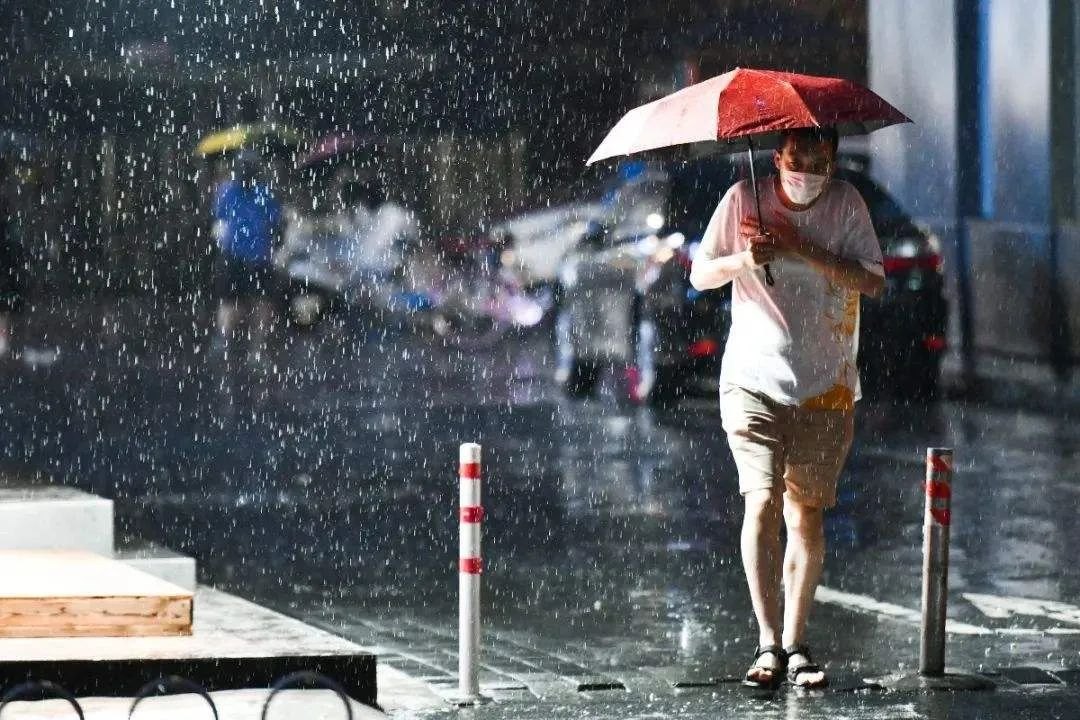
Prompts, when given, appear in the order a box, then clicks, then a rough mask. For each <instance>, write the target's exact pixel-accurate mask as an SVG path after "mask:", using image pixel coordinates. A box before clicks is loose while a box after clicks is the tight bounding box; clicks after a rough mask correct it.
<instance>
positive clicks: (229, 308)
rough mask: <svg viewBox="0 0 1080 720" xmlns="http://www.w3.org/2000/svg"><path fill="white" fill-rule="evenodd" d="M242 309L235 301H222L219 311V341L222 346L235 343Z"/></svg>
mask: <svg viewBox="0 0 1080 720" xmlns="http://www.w3.org/2000/svg"><path fill="white" fill-rule="evenodd" d="M239 316H240V308H239V304H238V303H237V302H236V301H235V300H222V301H220V302H219V303H218V310H217V330H218V337H217V340H218V342H219V343H221V345H222V346H225V347H227V346H229V345H231V344H232V343H233V341H235V339H236V338H235V332H236V324H237V322H238V321H239Z"/></svg>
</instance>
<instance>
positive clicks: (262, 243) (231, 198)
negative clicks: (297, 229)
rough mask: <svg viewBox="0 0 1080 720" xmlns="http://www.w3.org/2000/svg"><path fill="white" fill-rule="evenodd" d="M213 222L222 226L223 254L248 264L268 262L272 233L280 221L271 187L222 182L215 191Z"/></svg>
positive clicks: (279, 209)
mask: <svg viewBox="0 0 1080 720" xmlns="http://www.w3.org/2000/svg"><path fill="white" fill-rule="evenodd" d="M214 219H215V220H217V221H218V222H219V223H221V230H220V234H219V236H218V243H219V246H220V248H221V253H222V255H224V256H225V257H227V258H230V259H235V260H241V261H243V262H245V263H250V264H259V265H262V264H268V263H269V262H270V258H271V256H272V254H273V237H274V231H275V229H276V227H277V225H278V223H279V222H280V221H281V205H280V204H279V203H278V201H277V200H276V199H275V198H274V196H273V193H271V191H270V188H268V187H266V186H265V185H263V184H261V183H256V184H255V185H253V186H251V187H244V186H243V185H242V184H241V183H237V182H228V183H225V184H224V185H222V186H221V189H220V190H219V191H218V196H217V203H216V204H215V206H214Z"/></svg>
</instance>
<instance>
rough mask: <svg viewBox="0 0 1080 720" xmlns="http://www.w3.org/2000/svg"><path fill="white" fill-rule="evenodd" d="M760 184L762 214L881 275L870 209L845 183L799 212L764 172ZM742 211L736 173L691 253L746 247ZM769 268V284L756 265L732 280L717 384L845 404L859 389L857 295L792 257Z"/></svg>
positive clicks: (744, 200) (746, 201)
mask: <svg viewBox="0 0 1080 720" xmlns="http://www.w3.org/2000/svg"><path fill="white" fill-rule="evenodd" d="M759 188H760V193H761V211H762V214H764V215H765V219H766V222H769V221H770V220H774V219H775V218H778V217H783V218H786V219H787V220H788V221H789V222H790V223H791V224H792V225H794V226H795V227H796V229H797V231H798V233H799V236H800V237H801V238H803V239H805V240H807V241H809V242H812V243H813V244H815V245H817V246H819V247H821V248H824V249H826V250H828V251H829V252H832V253H833V254H835V255H838V256H840V257H843V258H847V259H850V260H855V261H858V262H859V263H860V264H861V265H862V266H863V267H865V268H866V269H868V270H870V271H871V272H874V273H877V274H879V275H884V271H883V269H882V258H881V246H880V245H879V243H878V239H877V235H876V234H875V233H874V227H873V224H872V223H871V221H870V213H869V211H868V210H867V208H866V203H865V202H863V199H862V197H861V196H860V195H859V192H858V191H857V190H856V189H855V188H854V187H853V186H852V185H850V184H848V183H846V182H844V181H842V180H832V181H830V182H829V184H828V185H827V186H826V188H825V190H824V191H823V193H822V195H821V196H820V197H819V199H818V200H817V202H815V203H814V204H813V205H812V206H811V207H809V208H808V209H806V210H800V211H795V210H790V209H788V208H787V207H785V206H784V205H783V204H782V203H781V201H780V199H779V197H778V196H777V191H776V186H775V181H774V180H773V179H771V178H770V179H769V180H767V181H765V182H762V183H761V184H760V186H759ZM748 216H749V217H756V216H757V211H756V208H755V204H754V196H753V189H752V187H751V185H750V183H749V182H747V181H743V182H740V183H737V184H736V185H734V186H732V187H731V189H729V190H728V192H727V193H726V194H725V195H724V197H723V199H722V200H721V201H720V204H719V205H718V206H717V208H716V211H715V212H714V213H713V216H712V219H711V220H710V221H709V225H708V227H707V228H706V229H705V234H704V236H703V238H702V242H701V246H700V248H699V249H698V252H699V253H704V257H705V258H706V259H707V258H714V257H721V256H724V255H732V254H735V253H738V252H742V251H743V250H746V249H747V247H748V246H749V242H748V241H747V240H746V239H745V238H742V237H740V235H739V224H740V223H741V221H742V219H743V218H744V217H748ZM770 267H771V269H772V273H773V276H774V278H775V280H776V284H775V285H773V286H771V287H770V286H768V285H766V283H765V274H764V270H763V269H761V268H759V269H757V270H747V271H745V272H743V273H741V274H740V275H738V276H736V278H735V279H734V281H733V288H732V303H731V332H730V334H729V336H728V341H727V346H726V348H725V350H724V359H723V363H722V366H721V372H720V378H721V382H722V383H726V384H730V385H736V386H738V387H742V388H745V389H747V390H752V391H756V392H760V393H763V394H764V395H766V396H768V397H769V398H771V399H772V400H774V401H776V402H778V403H782V404H785V405H798V406H802V407H806V408H816V409H821V410H847V409H850V408H851V407H853V405H854V402H855V401H856V400H857V399H858V398H859V397H860V395H861V392H860V387H859V374H858V369H857V368H856V364H855V358H856V354H857V352H858V337H859V293H858V292H856V291H854V290H848V289H845V288H843V287H840V286H838V285H836V284H834V283H832V282H830V281H828V280H827V279H826V278H825V277H824V276H823V275H822V274H821V273H820V272H818V271H817V270H815V269H814V268H813V267H811V266H810V265H809V264H808V263H807V262H806V261H805V260H803V259H802V258H799V257H794V256H790V255H783V256H778V257H777V258H776V259H775V260H774V261H773V262H772V263H771V264H770Z"/></svg>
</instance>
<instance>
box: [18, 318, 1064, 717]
mask: <svg viewBox="0 0 1080 720" xmlns="http://www.w3.org/2000/svg"><path fill="white" fill-rule="evenodd" d="M175 317H177V316H175V315H170V314H169V313H168V312H165V311H159V310H156V309H154V308H146V307H143V308H138V307H135V306H120V307H112V306H110V307H108V308H105V309H101V310H97V311H80V312H78V313H75V314H68V315H64V316H62V317H61V319H62V321H63V322H58V321H57V319H56V316H52V318H51V319H49V318H48V317H42V318H37V319H35V320H34V321H33V322H32V323H31V328H32V329H35V330H36V335H34V337H35V338H36V340H37V342H38V345H40V346H42V347H45V348H53V349H56V348H58V349H59V354H58V355H56V358H55V362H53V363H51V364H48V365H42V364H35V363H26V362H20V361H18V360H8V361H6V362H4V363H3V364H2V366H0V367H2V368H3V371H2V373H0V391H2V393H3V398H4V400H3V405H2V414H0V450H2V452H3V458H4V461H3V465H2V466H0V468H2V469H3V470H5V471H6V472H7V473H8V474H10V475H18V476H20V477H23V478H26V477H28V476H31V475H33V474H37V475H38V476H39V477H40V478H49V479H51V480H52V481H54V482H60V483H68V484H73V485H78V486H80V487H82V488H85V489H88V490H92V491H96V492H100V493H102V494H105V495H109V496H112V497H115V498H116V500H117V503H118V511H119V516H120V519H119V522H120V524H121V526H120V527H119V528H118V531H119V532H121V533H128V534H135V535H142V536H145V537H147V538H148V539H152V540H156V541H159V542H162V543H164V544H166V545H170V546H172V547H173V548H175V549H177V550H181V551H184V552H188V553H191V554H193V555H195V556H196V557H197V558H198V560H199V563H200V574H201V578H202V580H204V581H206V582H210V583H213V584H218V585H222V586H225V587H227V588H231V589H235V590H240V591H241V592H243V593H245V594H247V595H249V596H253V597H256V598H259V599H262V600H264V601H266V602H268V603H270V604H272V605H275V606H277V607H279V608H284V609H287V610H289V611H290V612H292V613H294V614H297V615H300V616H303V617H307V618H309V619H312V620H315V621H317V622H319V623H321V624H324V625H326V626H327V627H336V628H338V629H340V630H341V631H342V632H345V633H347V634H349V633H351V634H352V635H353V636H355V637H358V639H363V638H364V637H365V634H370V633H371V632H373V630H372V627H382V628H384V629H387V632H390V633H391V634H392V633H393V632H394V627H395V625H394V623H395V622H398V621H403V619H406V618H407V619H408V622H413V623H421V624H426V625H427V626H428V627H438V628H444V629H446V628H452V627H453V625H454V623H455V622H456V597H455V593H456V552H457V547H456V542H457V536H456V533H457V506H456V503H457V487H456V459H457V444H458V443H459V442H462V441H476V442H480V443H482V444H483V446H484V481H485V485H484V493H485V499H484V504H485V505H486V507H487V516H486V518H485V526H484V532H485V565H486V569H485V576H484V583H485V585H484V613H485V617H486V618H487V622H488V624H489V627H491V628H492V629H493V631H497V632H501V633H504V634H508V635H507V637H513V638H515V642H517V643H518V644H519V645H520V646H521V647H531V648H533V649H534V650H535V651H536V652H543V653H546V654H547V657H549V658H550V657H555V656H558V657H561V658H563V659H564V660H566V661H567V662H570V661H573V662H574V663H577V664H579V665H580V666H581V667H583V668H585V669H588V670H589V671H590V672H593V673H602V674H612V673H615V674H618V673H620V672H629V671H631V670H633V671H634V672H635V673H636V672H638V670H639V669H640V668H642V667H652V668H664V667H667V668H670V667H677V668H682V669H683V670H681V671H680V672H684V674H685V673H689V674H691V675H692V674H693V673H694V672H699V673H707V674H709V675H710V677H714V678H715V677H733V676H737V675H738V674H739V673H741V671H742V669H743V665H744V664H745V662H746V660H747V659H748V658H749V653H750V650H751V648H752V646H753V644H754V640H755V637H754V633H753V625H752V622H751V618H750V611H749V602H748V599H747V597H746V591H745V588H744V584H743V579H742V574H741V568H740V565H739V557H738V553H737V547H738V546H737V538H738V525H739V521H740V516H741V506H740V499H739V497H738V495H737V493H736V491H735V479H734V468H733V465H732V462H731V459H730V456H729V454H728V451H727V447H726V444H725V442H724V439H723V437H722V434H721V432H720V419H719V413H718V410H717V407H716V404H715V402H713V401H712V399H709V398H703V399H694V400H690V401H688V402H686V403H685V404H684V405H683V406H682V407H681V408H680V409H679V410H677V411H674V412H664V413H661V412H653V411H651V410H648V409H644V408H636V407H630V406H628V405H626V404H625V403H623V402H621V401H620V400H619V398H617V397H615V396H614V392H613V391H611V390H610V389H609V390H608V391H607V392H606V395H605V396H604V397H601V398H600V399H598V400H596V401H592V402H585V403H581V402H567V401H565V400H563V399H561V398H560V397H558V395H557V393H556V392H555V391H554V389H553V388H552V387H551V385H550V383H549V381H548V377H549V376H550V370H551V368H550V363H549V359H548V358H549V354H548V348H547V341H546V339H545V338H544V337H543V336H542V335H535V336H529V337H509V338H507V339H506V340H505V342H503V343H500V344H498V345H496V346H494V347H488V348H484V349H470V348H467V347H466V348H456V349H446V348H442V347H438V346H437V345H434V344H432V343H430V342H427V341H423V340H420V339H417V338H415V337H412V336H411V335H409V334H408V333H401V332H395V331H389V330H384V329H365V328H364V327H363V326H362V324H357V323H354V322H334V323H330V324H327V325H324V326H323V327H321V328H320V329H318V330H316V331H314V332H311V333H307V334H302V335H281V336H279V337H277V338H275V345H274V351H273V352H272V353H271V355H270V357H269V358H268V359H267V360H266V361H265V363H264V365H262V366H260V367H256V368H245V369H243V370H242V371H240V374H238V375H235V376H231V377H228V376H225V374H223V373H222V372H221V371H220V369H219V367H218V366H217V365H216V364H215V361H214V360H213V359H212V358H210V357H209V353H208V348H209V344H208V343H207V342H206V335H205V333H204V331H203V330H199V329H198V327H195V328H194V329H192V328H191V327H187V326H185V325H183V321H178V320H175V319H172V320H170V318H175ZM180 317H182V315H181V316H180ZM35 322H36V325H35V324H34V323H35ZM27 334H28V335H31V334H32V333H31V331H27ZM1078 444H1080V434H1078V433H1077V432H1076V430H1075V429H1074V428H1073V427H1071V426H1070V425H1068V424H1067V423H1066V422H1065V421H1063V420H1059V419H1056V418H1053V417H1050V416H1043V415H1034V414H1029V413H1024V412H1017V411H1009V410H1001V409H992V408H988V407H982V406H976V405H967V404H963V403H952V402H941V403H938V404H934V405H930V406H921V407H919V406H911V407H907V406H902V405H897V404H891V403H877V404H869V403H867V404H865V405H864V406H863V408H862V410H861V413H860V422H859V436H858V439H857V442H856V445H855V449H854V451H853V455H852V457H851V460H850V461H849V464H848V467H847V471H846V473H845V478H844V480H843V481H842V491H841V497H840V504H839V506H838V507H837V508H836V509H835V510H834V511H832V512H831V513H830V514H829V517H828V525H827V533H828V538H829V546H830V552H829V558H828V560H827V563H826V574H825V576H824V578H823V584H824V585H825V586H827V587H828V588H830V589H832V590H835V591H837V593H838V595H837V596H838V597H840V596H843V597H848V596H857V597H858V598H869V599H871V600H876V601H879V602H885V603H891V604H894V605H898V606H903V607H904V608H908V609H911V610H915V611H917V610H918V607H919V582H920V580H919V572H920V563H921V532H922V530H921V521H922V514H921V513H922V488H921V481H922V472H923V471H922V458H923V454H924V452H925V448H926V447H927V446H940V445H944V446H952V447H954V448H955V449H956V458H957V474H956V478H955V482H954V513H953V514H954V518H955V521H954V527H953V551H952V563H953V565H952V571H951V589H952V598H951V600H950V602H951V606H950V617H951V618H953V619H954V620H955V621H956V622H961V623H967V624H968V625H969V626H972V627H976V628H981V629H984V630H986V632H985V633H975V634H960V635H955V636H952V637H951V645H950V661H951V662H952V663H954V664H956V665H963V666H966V667H969V668H975V669H991V668H995V667H999V666H1004V665H1018V664H1032V665H1038V666H1041V667H1047V668H1060V667H1076V666H1080V656H1078V650H1080V638H1078V636H1077V635H1075V634H1069V633H1068V632H1067V631H1068V630H1070V629H1072V630H1080V616H1078V617H1077V618H1076V619H1075V621H1071V622H1070V621H1069V620H1068V616H1067V614H1066V615H1061V613H1059V615H1058V618H1057V619H1052V618H1050V617H1048V616H1047V614H1046V613H1043V614H1042V615H1039V614H1038V613H1028V614H1023V613H1017V612H1012V611H1008V610H1002V609H1000V608H998V609H997V610H991V611H990V613H989V614H987V606H986V604H985V603H983V606H982V607H981V608H980V607H979V606H978V605H977V604H976V603H973V602H970V601H968V600H967V599H965V598H964V595H965V594H969V595H989V596H994V597H997V598H1005V597H1012V596H1019V597H1023V598H1037V599H1043V600H1054V601H1060V602H1063V603H1070V602H1075V599H1076V598H1077V597H1078V596H1080V592H1078V591H1080V572H1078V570H1077V567H1076V565H1075V564H1074V563H1072V562H1070V559H1069V558H1070V557H1071V553H1070V552H1069V548H1071V547H1074V546H1075V545H1076V543H1077V540H1078V539H1080V538H1078V534H1080V530H1077V526H1076V525H1075V524H1074V523H1073V522H1072V519H1073V516H1074V514H1075V508H1076V506H1077V500H1078V499H1080V497H1078V493H1080V489H1078V488H1080V482H1078V477H1077V470H1076V467H1077V466H1076V463H1075V459H1076V454H1077V447H1078ZM844 594H846V595H844ZM856 604H857V603H856ZM1062 617H1064V618H1065V619H1064V620H1062V619H1061V618H1062ZM364 622H369V623H374V625H371V624H368V625H364V624H363V623H364ZM380 623H381V624H380ZM1052 627H1058V628H1059V629H1060V630H1062V632H1059V633H1058V634H1047V633H1046V632H1044V631H1047V630H1049V629H1050V628H1052ZM399 629H400V628H399ZM809 640H810V642H811V643H812V644H813V645H814V646H815V647H817V648H819V654H820V655H821V656H822V658H823V659H833V662H834V664H835V665H838V666H843V667H844V668H845V672H848V673H850V674H852V675H853V676H856V675H880V674H885V673H890V672H897V671H910V670H911V669H912V667H913V665H914V664H915V663H916V662H917V655H918V644H917V628H916V627H914V626H913V625H912V624H910V623H907V622H903V621H901V620H896V619H892V620H889V619H883V617H882V616H881V613H875V612H874V611H872V610H869V611H867V609H866V608H865V607H863V608H861V609H859V608H857V607H854V606H852V605H851V604H850V603H848V604H847V605H845V604H844V603H842V602H841V603H828V602H826V603H822V604H820V605H819V606H818V609H817V610H816V616H815V618H814V619H813V621H812V628H811V631H810V638H809ZM694 668H697V670H694ZM702 668H704V670H703V669H702ZM634 677H638V678H640V675H634ZM711 692H714V693H715V692H727V691H726V690H724V689H723V688H720V689H719V690H713V691H711ZM700 702H702V701H701V699H700V697H697V696H695V697H694V698H688V699H686V700H685V703H686V709H687V712H691V714H692V707H696V704H697V703H700ZM860 702H863V701H860ZM876 702H878V701H877V700H874V699H873V698H868V699H865V703H868V705H867V708H868V710H867V716H869V715H872V714H873V712H872V706H873V705H874V703H876ZM545 708H546V712H547V711H550V712H547V714H545V717H561V716H562V715H560V714H559V711H558V709H557V708H555V709H552V706H550V705H548V706H545ZM596 710H597V712H598V713H600V714H598V715H597V716H598V717H605V715H603V713H602V712H601V710H600V708H599V707H597V708H596ZM892 711H893V712H899V710H897V709H896V708H895V707H893V708H892ZM664 712H665V713H670V712H672V708H671V707H670V706H665V709H664ZM693 712H696V710H693ZM784 712H785V711H784V709H783V708H781V707H777V706H776V705H775V704H774V705H770V706H769V709H768V713H770V714H767V715H766V716H767V717H784V716H785V715H784ZM800 712H801V711H800ZM903 712H910V714H908V715H905V714H903V713H902V712H901V714H894V715H890V717H892V716H895V717H935V716H936V715H934V714H933V712H932V709H929V710H928V709H926V708H922V707H915V706H914V705H913V706H911V707H910V708H909V709H908V710H904V711H903ZM1018 712H1019V711H1018ZM571 715H572V713H571ZM568 716H569V715H568ZM573 716H575V717H576V715H573ZM612 716H613V717H617V716H618V715H617V714H614V715H612ZM661 716H666V715H656V717H661ZM794 716H797V717H812V715H808V714H797V715H794ZM856 716H858V717H862V716H863V715H862V714H856V715H852V717H856ZM951 716H952V715H950V717H951ZM1017 716H1018V717H1021V716H1023V715H1022V714H1018V715H1017ZM477 717H484V715H483V713H482V712H481V713H480V714H478V715H477ZM492 717H494V715H493V716H492ZM520 717H531V715H530V714H529V713H528V712H527V711H526V710H525V709H523V710H522V714H521V715H520ZM642 717H653V716H651V715H642ZM830 717H837V715H836V714H835V712H832V713H830ZM941 717H944V715H941ZM1032 717H1035V716H1034V715H1033V716H1032Z"/></svg>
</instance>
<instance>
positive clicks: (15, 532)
mask: <svg viewBox="0 0 1080 720" xmlns="http://www.w3.org/2000/svg"><path fill="white" fill-rule="evenodd" d="M0 550H86V551H87V552H92V553H95V554H97V555H104V556H105V557H109V556H111V555H112V553H113V502H112V500H107V499H105V498H102V497H98V496H96V495H91V494H90V493H86V492H82V491H81V490H76V489H74V488H67V487H58V486H12V485H0Z"/></svg>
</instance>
